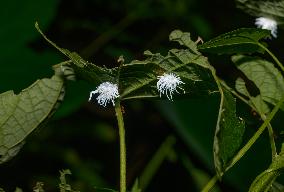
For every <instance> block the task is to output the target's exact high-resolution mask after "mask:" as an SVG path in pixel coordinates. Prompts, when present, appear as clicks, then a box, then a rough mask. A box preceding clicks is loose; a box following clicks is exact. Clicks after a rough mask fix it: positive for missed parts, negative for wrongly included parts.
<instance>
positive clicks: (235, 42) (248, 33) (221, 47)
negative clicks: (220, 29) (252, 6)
mask: <svg viewBox="0 0 284 192" xmlns="http://www.w3.org/2000/svg"><path fill="white" fill-rule="evenodd" d="M269 36H270V31H268V30H263V29H254V28H242V29H237V30H235V31H231V32H228V33H225V34H223V35H220V36H218V37H216V38H213V39H211V40H210V41H207V42H205V43H204V44H201V45H199V46H198V49H199V50H200V51H202V52H203V51H204V52H209V53H217V54H234V53H253V52H263V49H262V48H261V47H259V45H258V43H259V41H260V40H261V39H263V38H267V37H269Z"/></svg>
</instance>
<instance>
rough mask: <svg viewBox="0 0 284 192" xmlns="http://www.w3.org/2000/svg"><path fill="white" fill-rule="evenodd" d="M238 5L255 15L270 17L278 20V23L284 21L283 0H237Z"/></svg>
mask: <svg viewBox="0 0 284 192" xmlns="http://www.w3.org/2000/svg"><path fill="white" fill-rule="evenodd" d="M236 2H237V7H238V8H240V9H242V10H243V11H245V12H246V13H248V14H250V15H252V16H255V17H268V18H272V19H274V20H276V21H277V22H278V24H283V23H284V1H283V0H272V1H267V0H266V1H263V0H236Z"/></svg>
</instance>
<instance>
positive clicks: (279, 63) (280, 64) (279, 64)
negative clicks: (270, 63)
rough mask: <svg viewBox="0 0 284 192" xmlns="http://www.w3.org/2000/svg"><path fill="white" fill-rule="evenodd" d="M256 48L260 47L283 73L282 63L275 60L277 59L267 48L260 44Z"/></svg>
mask: <svg viewBox="0 0 284 192" xmlns="http://www.w3.org/2000/svg"><path fill="white" fill-rule="evenodd" d="M258 46H260V47H261V48H262V49H264V50H265V51H266V52H267V53H268V54H269V55H270V56H271V57H272V59H273V60H274V61H275V62H276V63H277V65H278V66H279V67H280V68H281V70H282V71H283V72H284V66H283V65H282V63H281V62H280V61H279V60H278V59H277V57H276V56H275V55H274V54H273V53H272V52H271V51H270V50H269V49H267V47H265V46H264V45H262V44H261V43H258Z"/></svg>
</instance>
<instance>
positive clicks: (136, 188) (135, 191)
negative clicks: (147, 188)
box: [131, 179, 142, 192]
mask: <svg viewBox="0 0 284 192" xmlns="http://www.w3.org/2000/svg"><path fill="white" fill-rule="evenodd" d="M131 192H142V190H141V189H140V188H139V182H138V179H136V180H135V183H134V185H133V187H132V188H131Z"/></svg>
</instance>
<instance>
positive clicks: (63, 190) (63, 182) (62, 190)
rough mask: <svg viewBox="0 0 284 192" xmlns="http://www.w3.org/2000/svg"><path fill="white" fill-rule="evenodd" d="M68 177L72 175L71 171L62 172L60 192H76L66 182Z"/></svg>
mask: <svg viewBox="0 0 284 192" xmlns="http://www.w3.org/2000/svg"><path fill="white" fill-rule="evenodd" d="M66 175H71V171H70V170H69V169H66V170H62V171H60V184H59V189H60V192H68V191H70V192H76V191H74V190H73V189H72V187H71V185H69V184H68V183H67V181H66Z"/></svg>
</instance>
